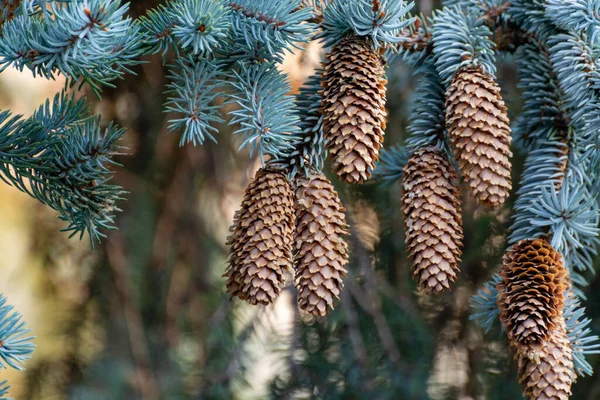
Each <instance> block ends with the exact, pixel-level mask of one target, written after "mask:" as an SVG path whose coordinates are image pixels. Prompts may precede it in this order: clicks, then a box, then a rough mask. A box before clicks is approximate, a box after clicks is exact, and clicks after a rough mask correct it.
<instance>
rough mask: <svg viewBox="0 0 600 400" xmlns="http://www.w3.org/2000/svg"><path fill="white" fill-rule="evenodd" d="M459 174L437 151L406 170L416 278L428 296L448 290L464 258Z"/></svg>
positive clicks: (418, 154)
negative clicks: (429, 293)
mask: <svg viewBox="0 0 600 400" xmlns="http://www.w3.org/2000/svg"><path fill="white" fill-rule="evenodd" d="M457 182H458V177H457V175H456V170H455V168H454V167H453V166H452V165H451V164H450V162H449V161H448V159H447V158H446V156H445V155H444V154H443V153H442V152H441V151H440V150H438V149H437V148H435V147H427V148H423V149H420V150H417V151H415V152H414V153H413V154H412V156H411V157H410V158H409V160H408V163H407V164H406V166H405V167H404V196H403V199H402V204H403V209H404V210H403V211H404V231H405V236H406V247H407V249H408V255H409V257H410V259H411V261H412V264H413V276H415V277H416V279H417V281H418V283H419V286H420V287H421V288H423V289H424V290H425V291H426V292H441V291H443V290H445V289H449V288H450V285H451V284H452V283H453V282H454V281H455V280H456V274H457V272H458V270H459V264H460V257H461V255H462V251H461V247H462V239H463V230H462V216H461V200H460V193H459V190H458V187H457V186H456V185H457Z"/></svg>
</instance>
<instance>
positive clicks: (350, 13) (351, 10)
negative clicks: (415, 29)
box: [318, 0, 415, 48]
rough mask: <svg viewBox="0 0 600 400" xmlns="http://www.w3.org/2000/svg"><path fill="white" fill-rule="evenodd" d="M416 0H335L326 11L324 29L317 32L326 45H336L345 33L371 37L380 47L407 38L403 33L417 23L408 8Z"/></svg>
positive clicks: (410, 7)
mask: <svg viewBox="0 0 600 400" xmlns="http://www.w3.org/2000/svg"><path fill="white" fill-rule="evenodd" d="M413 7H414V2H410V3H407V2H405V1H402V0H356V1H355V2H349V1H346V0H332V1H331V2H330V3H329V5H328V6H327V7H326V8H325V10H324V12H323V22H322V24H321V26H322V28H323V32H322V33H320V34H319V35H318V37H322V38H323V39H324V41H325V45H326V46H333V45H335V44H337V43H338V42H339V41H340V40H341V39H342V38H343V37H344V36H346V35H348V34H351V33H353V34H355V35H357V36H366V37H370V38H371V40H372V42H373V45H374V46H375V47H376V48H377V47H382V46H385V45H386V44H393V43H400V42H404V41H407V38H405V37H403V36H402V35H400V32H401V31H402V30H403V29H406V28H407V27H408V26H410V25H412V24H413V23H414V21H415V20H414V18H412V17H409V15H408V13H409V11H410V10H411V9H412V8H413Z"/></svg>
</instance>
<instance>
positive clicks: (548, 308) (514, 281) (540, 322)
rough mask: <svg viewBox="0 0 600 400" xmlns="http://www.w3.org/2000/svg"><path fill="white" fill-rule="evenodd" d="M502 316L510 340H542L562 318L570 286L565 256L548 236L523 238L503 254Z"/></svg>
mask: <svg viewBox="0 0 600 400" xmlns="http://www.w3.org/2000/svg"><path fill="white" fill-rule="evenodd" d="M500 275H501V276H502V278H503V280H502V281H501V282H500V283H499V284H498V307H499V308H500V319H501V321H502V324H503V325H504V327H505V328H506V331H507V333H508V336H509V340H514V341H515V342H519V343H523V344H535V343H540V342H541V340H542V339H545V338H547V337H548V335H549V332H550V331H552V330H554V329H556V328H557V324H558V323H559V322H560V320H561V319H562V309H563V307H564V291H565V289H566V288H567V286H568V285H569V283H568V282H569V281H568V276H567V274H566V269H565V267H564V265H563V261H562V256H561V255H560V253H558V252H557V251H556V250H554V248H553V247H552V246H551V245H550V243H548V241H547V240H545V239H532V240H522V241H520V242H519V243H517V244H515V245H514V246H513V247H512V248H511V249H510V250H509V251H508V253H506V254H505V255H504V260H503V267H502V270H501V272H500Z"/></svg>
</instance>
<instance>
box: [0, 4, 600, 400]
mask: <svg viewBox="0 0 600 400" xmlns="http://www.w3.org/2000/svg"><path fill="white" fill-rule="evenodd" d="M157 3H159V2H157V1H135V2H134V4H133V5H132V10H131V12H132V14H133V15H140V14H143V13H144V12H145V10H147V9H148V8H150V7H152V6H154V5H156V4H157ZM417 3H418V6H420V8H421V11H422V12H424V13H425V14H426V15H427V14H430V13H431V9H432V8H435V7H436V6H437V5H436V4H435V2H432V1H430V0H428V1H421V2H417ZM319 50H320V49H319V48H318V46H317V45H314V44H312V45H310V46H308V48H307V51H306V52H304V53H301V54H297V55H290V56H289V57H288V58H287V59H286V61H285V63H284V65H283V67H282V68H283V69H284V70H285V71H286V72H288V73H289V74H290V76H291V79H292V82H293V85H294V87H295V88H297V87H298V86H299V85H300V84H301V83H302V81H303V80H304V79H305V78H306V77H307V76H308V75H309V74H310V73H311V72H312V71H313V69H314V68H315V67H316V66H317V65H318V62H319V60H320V55H319ZM146 61H148V63H146V64H144V65H141V66H139V67H138V68H137V69H136V72H137V76H128V77H127V78H126V79H125V80H124V81H121V82H118V83H117V89H114V90H105V91H104V92H103V95H102V101H99V100H98V99H96V98H95V97H94V96H92V95H91V94H89V93H85V92H84V93H82V94H81V95H85V96H88V98H89V100H90V101H91V102H92V103H93V107H94V109H95V111H96V112H98V113H102V115H103V118H104V121H106V122H108V121H110V120H116V121H117V122H118V123H119V124H120V125H122V126H124V127H126V128H127V134H126V136H125V138H124V139H123V141H122V145H124V146H126V147H127V148H128V153H129V154H127V155H124V156H122V157H120V159H119V160H118V161H119V162H120V163H122V166H121V167H116V168H115V173H116V175H115V178H114V179H115V182H116V183H118V184H120V185H122V186H124V187H125V188H126V189H127V190H128V191H129V194H128V195H127V201H125V202H122V203H121V204H120V207H121V208H122V209H123V212H122V213H120V215H119V216H118V219H117V225H118V228H119V229H118V230H117V231H113V232H110V233H108V237H107V238H106V239H105V240H104V241H103V243H102V244H101V245H100V246H98V247H97V248H96V250H95V251H92V250H91V249H90V248H89V243H88V242H87V240H84V241H82V242H79V241H77V240H68V238H67V235H66V234H63V233H59V232H58V231H59V229H60V228H62V227H63V226H62V224H61V222H60V221H59V220H58V219H57V216H56V214H55V213H53V212H52V211H51V210H49V209H47V208H45V207H43V206H41V205H39V204H38V203H36V202H35V201H34V200H31V199H30V198H29V197H28V196H26V195H24V194H22V193H20V192H18V191H16V190H14V189H12V188H9V187H7V186H6V185H1V186H0V226H1V229H0V252H1V254H3V257H2V258H3V263H2V267H1V271H2V273H1V274H0V292H1V293H4V294H5V295H6V296H7V297H8V298H9V302H10V303H11V304H13V305H14V306H16V307H17V308H18V309H19V310H20V311H21V312H22V313H23V314H24V317H25V320H26V321H27V322H28V324H29V325H30V327H31V328H32V329H33V330H34V334H35V335H36V336H37V339H36V344H37V350H36V352H35V353H34V355H33V358H32V359H31V360H29V361H28V362H27V363H26V367H27V370H26V371H25V372H13V371H6V370H4V371H2V373H1V376H0V378H1V379H2V380H3V379H8V380H9V381H10V382H11V384H12V390H11V395H12V396H13V397H14V398H15V399H17V400H29V399H44V400H46V399H49V400H50V399H52V400H53V399H85V400H87V399H90V400H91V399H115V400H119V399H143V400H156V399H174V400H175V399H181V400H184V399H267V398H274V399H275V398H277V399H433V400H438V399H460V400H467V399H473V400H475V399H518V398H520V389H519V387H518V385H517V382H516V374H515V370H514V366H513V363H512V359H511V357H510V355H509V354H508V350H507V347H506V342H505V338H504V336H503V335H502V334H501V333H500V331H499V329H496V330H494V331H492V332H490V333H488V334H487V335H484V332H482V331H481V330H480V329H479V328H478V327H476V326H475V325H474V324H473V323H472V322H470V321H469V314H470V310H469V298H470V296H471V295H472V294H473V293H474V291H476V290H477V289H478V288H480V287H481V285H482V283H483V282H485V281H486V280H487V279H488V277H489V276H490V275H491V274H492V273H493V272H494V271H496V270H497V269H498V267H499V263H500V260H501V256H502V253H503V251H504V249H505V233H506V230H507V227H508V225H509V223H510V214H511V212H510V206H511V204H512V202H513V201H514V198H511V201H510V202H509V204H507V207H506V208H505V209H503V210H499V211H495V212H489V211H486V210H481V209H478V208H477V207H476V206H475V205H474V204H473V202H472V201H471V199H468V198H465V199H464V220H465V221H464V224H465V233H466V237H465V250H464V258H463V265H462V272H461V274H460V280H459V282H458V284H457V285H456V286H455V288H454V290H453V291H452V292H451V293H446V294H443V295H441V296H439V297H435V298H430V297H427V296H424V295H421V294H419V293H417V292H416V291H415V286H414V284H413V282H412V280H411V273H410V265H409V264H408V263H407V259H406V255H405V254H404V241H403V229H402V224H403V222H402V218H401V208H400V198H401V190H400V186H399V185H398V184H396V185H394V186H393V187H391V188H381V187H379V186H377V185H375V184H366V185H364V186H362V187H344V186H343V185H339V184H338V185H337V187H338V190H339V191H340V194H341V196H342V199H343V201H344V203H345V204H346V206H347V208H348V215H349V219H350V222H351V224H352V237H351V238H350V243H351V247H352V259H351V265H350V268H349V269H350V273H349V277H348V279H347V284H346V289H345V291H344V293H343V296H342V298H341V301H339V302H338V303H337V307H336V310H335V311H334V312H333V313H332V314H331V315H330V316H329V317H328V318H327V319H325V320H314V319H312V318H311V317H307V316H306V315H303V314H301V313H300V312H299V311H298V309H297V307H296V305H295V300H296V299H295V291H294V288H293V285H288V287H287V288H286V290H284V292H283V293H282V295H281V296H280V298H279V300H278V301H277V302H276V304H274V305H273V306H271V307H268V308H263V307H257V308H253V307H250V306H247V305H246V304H242V303H241V302H239V301H234V302H230V301H229V299H228V297H227V296H226V294H225V290H224V289H225V288H224V279H223V278H222V277H221V274H222V273H223V272H224V269H225V261H226V255H227V249H226V247H225V240H226V237H227V234H228V227H229V225H230V223H231V221H232V219H233V213H234V211H235V209H236V208H237V207H238V205H239V203H240V200H241V196H242V194H243V189H244V188H245V186H246V184H247V183H248V181H249V179H251V177H252V176H253V174H254V171H256V169H257V168H258V166H259V164H258V161H257V160H252V159H250V158H249V157H248V154H246V153H239V152H237V151H236V149H237V146H238V145H239V141H238V139H239V138H235V137H232V135H231V129H230V128H229V127H227V126H222V127H221V128H222V129H221V133H220V134H219V136H218V140H219V144H218V145H216V144H214V143H211V142H208V143H206V144H204V145H203V146H202V147H196V148H194V147H191V146H188V147H185V148H179V146H178V142H179V137H178V136H177V135H176V134H169V133H168V132H167V129H166V119H167V118H168V116H167V115H166V114H164V113H162V104H163V103H164V102H165V96H164V95H163V93H162V92H163V90H164V86H165V84H166V83H167V81H166V78H165V69H164V68H163V67H162V64H161V60H160V57H153V58H148V59H146ZM513 61H514V60H512V59H511V58H510V57H508V58H506V59H504V60H502V66H501V68H500V70H499V78H500V82H501V84H502V86H503V89H504V94H505V99H506V101H507V103H508V104H509V108H510V111H511V115H512V116H514V115H515V114H516V113H517V112H518V111H519V107H520V100H519V91H518V90H517V89H516V88H515V84H516V78H517V77H516V71H515V67H514V62H513ZM389 78H390V83H389V86H388V108H389V124H388V131H387V136H386V144H387V145H391V144H394V143H399V142H401V141H402V140H403V137H404V128H405V127H406V125H407V116H408V112H409V110H410V106H411V104H412V101H411V96H412V94H411V93H412V89H413V87H414V81H415V78H414V77H412V76H411V71H410V70H409V69H408V68H407V67H406V66H404V65H402V64H400V63H398V64H396V63H394V64H391V65H390V68H389ZM61 87H62V82H61V81H56V82H48V81H44V80H36V79H33V78H32V77H31V76H30V74H28V73H18V72H15V71H12V70H8V71H6V72H4V73H2V74H1V75H0V107H1V108H2V109H6V108H11V109H13V110H14V111H15V112H21V113H24V114H29V113H31V112H32V111H33V109H34V108H36V107H37V106H38V105H39V104H41V102H42V101H43V100H45V98H46V97H49V96H51V95H53V94H54V93H55V92H57V91H58V90H60V88H61ZM521 161H522V158H521V156H520V155H518V154H515V159H514V164H515V167H514V171H513V174H514V177H513V179H514V181H515V182H518V179H517V178H518V176H519V174H520V171H521V167H520V164H521ZM291 282H292V281H291V279H288V283H291ZM599 286H600V280H599V279H598V278H597V277H590V286H589V288H588V290H587V294H588V301H587V307H588V316H589V317H591V318H594V319H595V321H596V322H594V324H593V325H592V328H593V329H594V331H596V332H598V331H600V315H599V314H600V295H597V294H596V293H597V292H598V287H599ZM591 361H592V364H593V365H595V367H596V369H597V370H600V365H599V364H600V358H598V357H593V358H592V360H591ZM573 398H574V399H598V398H600V380H599V379H596V378H594V377H591V378H585V379H580V381H579V382H578V383H577V384H576V385H575V386H574V395H573Z"/></svg>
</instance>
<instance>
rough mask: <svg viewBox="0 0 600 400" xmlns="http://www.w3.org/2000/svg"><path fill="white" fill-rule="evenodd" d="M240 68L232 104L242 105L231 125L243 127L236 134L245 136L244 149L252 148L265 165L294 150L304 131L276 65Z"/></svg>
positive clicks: (285, 83)
mask: <svg viewBox="0 0 600 400" xmlns="http://www.w3.org/2000/svg"><path fill="white" fill-rule="evenodd" d="M237 67H238V68H239V70H234V77H235V79H234V80H233V81H232V83H231V85H232V86H233V88H234V93H233V94H232V95H231V98H230V99H229V100H228V102H229V103H235V104H237V105H238V106H239V109H237V110H234V111H232V112H231V113H230V114H231V115H232V118H231V120H230V122H229V123H230V124H238V123H239V124H240V128H239V129H237V130H236V131H235V133H236V134H242V135H243V142H242V144H241V145H240V149H244V148H246V147H250V151H251V153H252V154H253V153H258V156H259V157H260V159H261V161H262V162H263V164H264V162H265V159H266V157H267V156H271V157H273V158H275V159H277V158H280V157H285V156H286V155H287V154H289V153H290V152H292V151H293V150H294V141H295V139H296V138H297V135H298V133H299V132H300V126H299V118H298V116H297V114H296V113H295V112H294V111H295V107H296V104H295V102H294V98H293V96H291V95H290V93H289V92H290V84H289V82H288V78H287V76H286V75H284V74H282V73H281V72H279V71H278V70H277V67H276V65H275V64H273V63H266V62H265V63H260V64H255V63H252V64H248V63H238V64H237Z"/></svg>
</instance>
